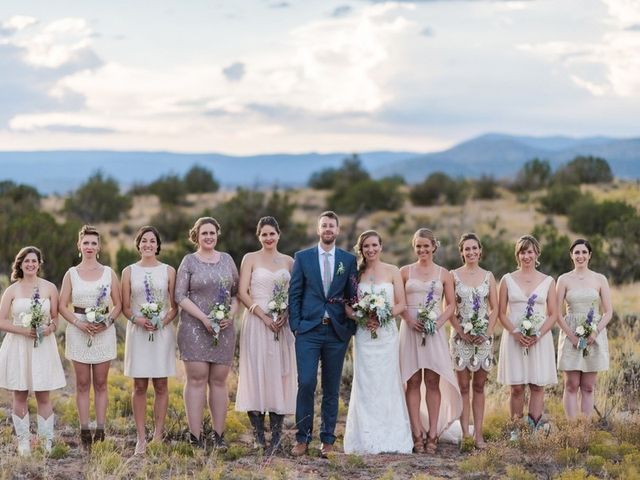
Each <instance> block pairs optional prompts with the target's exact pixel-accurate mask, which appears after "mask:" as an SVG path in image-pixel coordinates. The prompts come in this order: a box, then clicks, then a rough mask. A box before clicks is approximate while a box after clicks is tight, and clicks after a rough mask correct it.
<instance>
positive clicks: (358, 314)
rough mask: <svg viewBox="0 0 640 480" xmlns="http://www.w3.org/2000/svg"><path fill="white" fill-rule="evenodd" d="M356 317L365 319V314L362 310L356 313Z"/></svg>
mask: <svg viewBox="0 0 640 480" xmlns="http://www.w3.org/2000/svg"><path fill="white" fill-rule="evenodd" d="M356 317H358V318H362V317H364V313H363V312H362V310H358V311H357V312H356Z"/></svg>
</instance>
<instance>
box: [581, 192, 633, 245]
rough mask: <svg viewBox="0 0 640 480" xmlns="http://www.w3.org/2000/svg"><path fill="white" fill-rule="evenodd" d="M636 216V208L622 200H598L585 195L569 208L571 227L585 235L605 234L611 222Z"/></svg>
mask: <svg viewBox="0 0 640 480" xmlns="http://www.w3.org/2000/svg"><path fill="white" fill-rule="evenodd" d="M635 216H636V209H635V208H634V207H633V206H631V205H629V204H628V203H626V202H624V201H620V200H605V201H604V202H601V203H599V202H597V201H596V200H595V199H594V198H593V197H592V196H591V195H583V196H582V197H581V198H580V199H578V200H577V201H576V202H575V203H574V204H573V206H572V207H571V208H570V209H569V228H570V229H571V230H573V231H574V232H579V233H583V234H585V235H595V234H598V235H604V234H605V232H606V229H607V226H608V225H609V223H612V222H613V221H616V220H617V221H627V220H631V219H633V217H635Z"/></svg>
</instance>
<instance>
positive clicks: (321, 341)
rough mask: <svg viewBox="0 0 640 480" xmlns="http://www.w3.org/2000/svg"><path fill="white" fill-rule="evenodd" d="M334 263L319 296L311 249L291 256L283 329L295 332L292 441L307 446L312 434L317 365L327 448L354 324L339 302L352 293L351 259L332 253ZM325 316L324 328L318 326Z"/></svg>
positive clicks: (315, 254)
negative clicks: (286, 318) (295, 393)
mask: <svg viewBox="0 0 640 480" xmlns="http://www.w3.org/2000/svg"><path fill="white" fill-rule="evenodd" d="M335 256H336V258H335V265H334V270H333V279H332V282H331V286H330V288H329V293H328V294H327V295H325V293H324V287H323V283H322V273H321V271H320V263H319V261H318V247H317V245H316V246H314V247H312V248H309V249H307V250H302V251H300V252H297V253H296V255H295V261H294V263H293V270H292V272H291V282H290V284H289V325H290V327H291V330H292V331H293V332H294V333H295V334H296V360H297V363H298V396H297V401H296V425H297V426H298V432H297V434H296V439H297V441H298V442H301V443H309V442H310V441H311V435H312V431H313V406H314V397H315V391H316V383H317V376H318V363H319V362H322V407H321V416H322V423H321V427H320V441H322V442H323V443H329V444H333V443H334V442H335V439H336V437H335V435H334V431H335V427H336V420H337V417H338V394H339V391H340V380H341V378H342V364H343V363H344V356H345V353H346V352H347V347H348V345H349V339H350V338H351V336H352V335H353V334H354V333H355V330H356V324H355V322H353V321H352V320H350V319H349V318H347V317H346V315H345V310H344V304H345V301H347V300H350V299H352V298H355V297H356V295H357V285H356V278H357V268H356V257H355V256H354V255H352V254H350V253H348V252H346V251H344V250H342V249H339V248H336V250H335ZM325 312H326V313H327V314H328V316H329V317H330V319H331V321H330V322H329V324H326V323H323V322H322V318H323V317H324V316H325Z"/></svg>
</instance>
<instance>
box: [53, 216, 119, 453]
mask: <svg viewBox="0 0 640 480" xmlns="http://www.w3.org/2000/svg"><path fill="white" fill-rule="evenodd" d="M78 250H80V253H79V256H80V258H81V260H80V263H79V264H78V265H77V266H76V267H71V268H70V269H69V270H68V271H67V273H66V274H65V275H64V278H63V279H62V289H61V290H60V305H59V311H60V314H61V315H62V316H63V317H64V319H65V320H66V321H67V322H68V325H67V330H66V345H65V356H66V357H67V358H68V359H69V360H71V361H72V362H73V369H74V372H75V376H76V405H77V407H78V417H79V419H80V441H81V442H82V445H83V446H85V447H90V446H91V443H92V442H98V441H102V440H104V425H105V420H106V415H107V403H108V401H109V394H108V392H107V385H108V383H107V380H108V377H109V368H110V367H111V360H113V359H115V358H116V329H115V327H114V325H113V319H114V318H118V315H120V310H121V309H122V304H121V301H120V285H119V284H118V278H117V277H116V274H115V273H114V272H113V270H111V268H109V267H108V266H106V265H102V264H100V263H99V262H98V258H99V256H100V234H99V233H98V230H96V228H95V227H92V226H90V225H84V226H83V227H82V228H81V229H80V231H79V232H78ZM109 299H110V300H111V303H112V306H111V308H109V309H108V314H107V316H106V320H105V321H104V322H100V323H92V322H91V321H90V320H91V316H89V319H88V318H87V315H86V313H87V309H89V308H92V307H96V305H97V304H98V303H104V304H108V303H109ZM70 304H72V306H70ZM92 384H93V392H94V395H95V398H94V408H95V412H96V424H97V425H96V430H95V433H94V435H93V437H92V436H91V430H89V390H90V389H91V385H92Z"/></svg>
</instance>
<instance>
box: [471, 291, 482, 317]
mask: <svg viewBox="0 0 640 480" xmlns="http://www.w3.org/2000/svg"><path fill="white" fill-rule="evenodd" d="M471 308H472V310H473V313H474V314H475V315H476V316H477V315H478V312H479V311H480V295H479V294H478V292H476V291H475V290H474V291H473V303H472V305H471Z"/></svg>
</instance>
